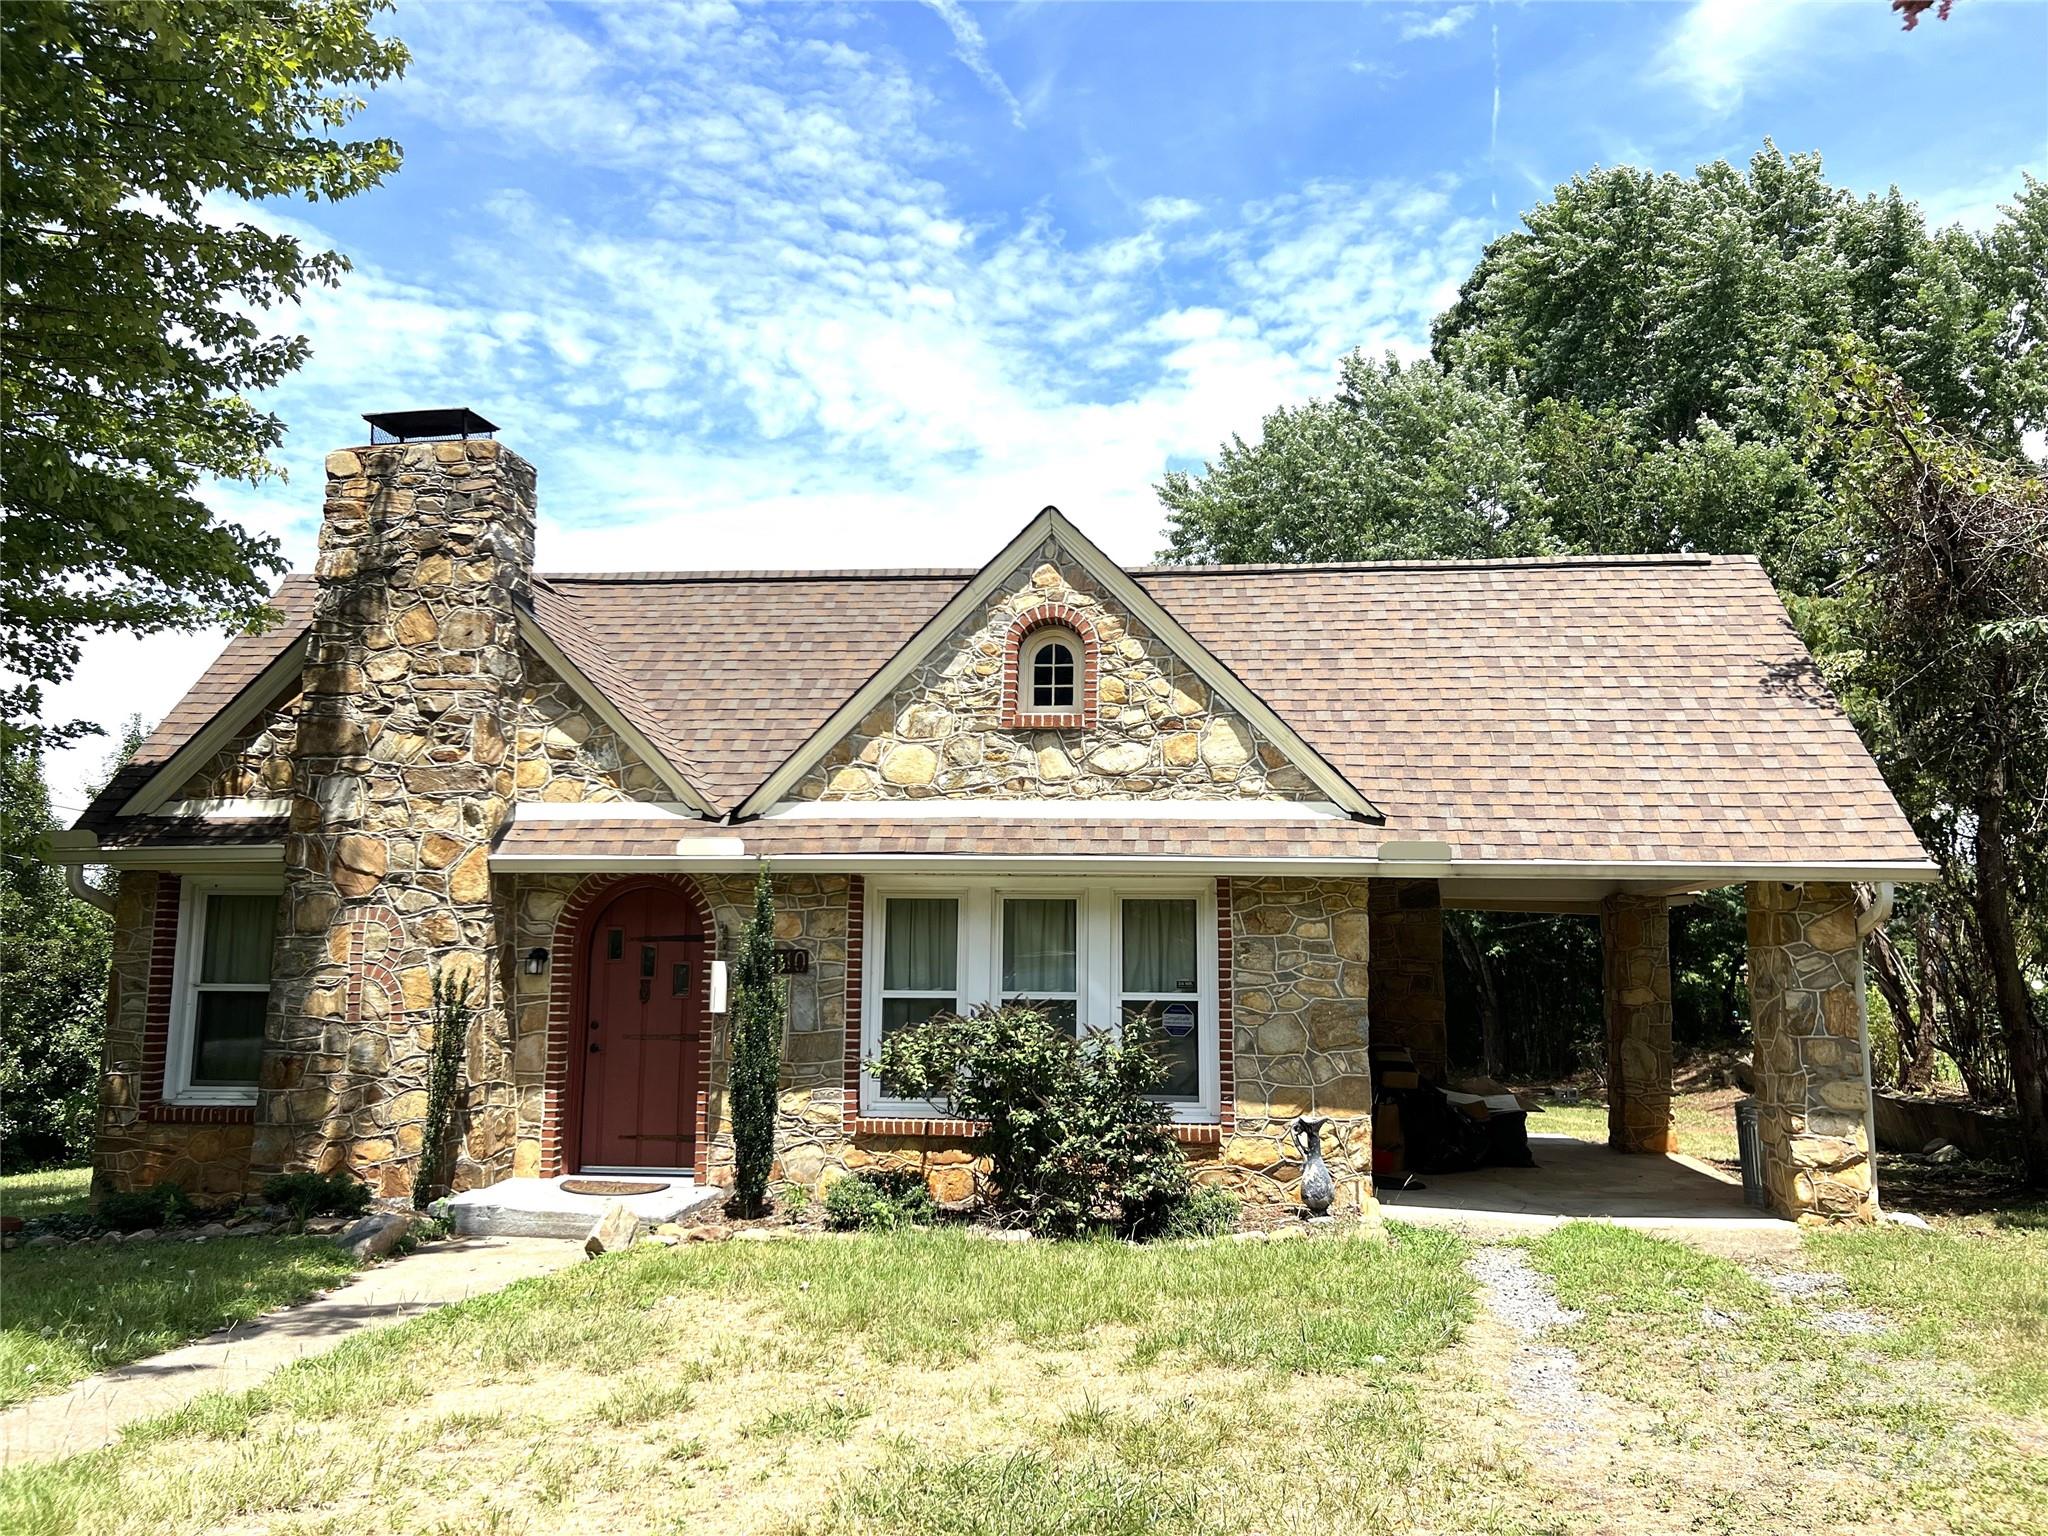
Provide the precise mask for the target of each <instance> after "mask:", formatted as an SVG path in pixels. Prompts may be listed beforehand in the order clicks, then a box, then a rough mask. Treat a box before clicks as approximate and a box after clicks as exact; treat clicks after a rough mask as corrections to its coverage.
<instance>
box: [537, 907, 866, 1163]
mask: <svg viewBox="0 0 2048 1536" xmlns="http://www.w3.org/2000/svg"><path fill="white" fill-rule="evenodd" d="M607 878H608V877H605V876H579V875H523V876H520V877H518V878H516V879H513V880H508V881H506V882H504V884H505V895H504V902H505V909H506V910H507V911H508V912H510V913H512V914H514V916H513V931H512V935H511V940H512V942H511V954H512V955H513V956H517V955H523V954H525V953H526V952H527V951H528V950H530V949H555V950H556V952H555V953H553V954H552V955H551V956H550V960H549V971H550V974H549V975H544V976H528V975H526V974H524V972H523V971H520V970H519V969H518V967H517V966H512V967H511V972H512V974H511V976H510V981H509V985H510V988H511V992H512V996H513V998H514V1011H513V1019H514V1023H513V1033H512V1038H511V1040H510V1042H509V1050H510V1056H511V1061H512V1069H511V1078H512V1090H513V1097H514V1099H515V1101H516V1103H517V1105H518V1114H517V1118H516V1125H515V1126H514V1128H513V1133H512V1137H511V1139H510V1140H509V1141H508V1143H507V1145H506V1146H505V1148H504V1151H505V1154H506V1156H507V1157H508V1158H509V1161H510V1166H511V1167H512V1169H513V1170H514V1171H515V1172H517V1173H519V1174H522V1175H534V1174H538V1173H541V1172H543V1171H553V1170H552V1169H551V1168H550V1167H549V1165H548V1163H547V1150H546V1149H547V1131H548V1129H549V1127H548V1123H547V1118H548V1103H547V1091H546V1090H547V1064H548V1044H549V1040H550V1038H551V1032H552V1031H555V1030H561V1029H566V1028H567V1026H568V1020H567V1018H566V1017H557V1016H556V1015H555V1013H554V1010H553V1009H552V1008H551V1000H552V994H553V991H554V983H553V977H552V973H553V972H554V969H555V967H557V966H560V967H566V968H568V969H567V970H566V971H565V974H569V975H571V976H573V974H574V966H575V956H574V955H572V954H568V953H564V952H560V950H559V947H558V940H559V937H560V936H559V933H558V929H557V924H558V922H559V920H560V917H561V914H562V911H563V909H564V908H565V907H566V906H567V905H568V904H569V901H570V898H571V897H572V896H574V895H575V894H576V892H577V891H578V889H579V888H581V887H582V886H583V885H584V883H585V882H586V880H588V881H593V882H605V881H606V880H607ZM692 883H693V884H694V885H695V886H696V888H697V890H698V892H699V893H700V894H701V895H702V896H703V898H704V900H705V901H706V903H707V904H708V905H709V907H710V910H711V920H712V926H713V930H714V931H715V932H716V934H717V936H718V937H717V941H716V944H715V945H714V946H713V950H712V953H711V954H710V955H709V956H707V958H708V959H716V958H719V957H721V956H724V955H727V954H729V953H730V951H731V947H732V944H733V942H734V938H735V935H736V934H737V932H738V930H739V927H740V925H741V924H743V923H745V922H747V921H748V920H749V919H750V918H751V916H752V913H753V905H754V882H753V878H752V877H751V876H746V875H724V876H712V875H706V876H697V877H693V879H692ZM774 885H775V905H776V942H777V943H778V944H781V945H787V946H789V947H791V948H798V949H804V950H807V951H808V952H809V954H810V969H809V971H808V973H807V974H805V975H801V976H793V977H791V978H789V989H790V991H789V1030H788V1033H787V1034H786V1035H785V1037H784V1040H783V1055H782V1105H781V1118H780V1121H779V1124H778V1128H777V1132H776V1146H777V1148H778V1150H779V1153H780V1155H781V1157H782V1159H783V1161H784V1164H785V1167H784V1168H783V1169H782V1170H780V1171H778V1173H777V1175H776V1176H777V1177H778V1178H790V1179H794V1180H796V1181H797V1182H800V1183H806V1184H811V1183H815V1182H816V1181H817V1178H818V1177H819V1175H820V1174H821V1173H822V1172H823V1171H824V1170H825V1168H826V1167H828V1166H845V1164H844V1162H843V1159H840V1158H838V1157H837V1155H836V1154H835V1153H834V1152H833V1151H831V1150H830V1149H831V1148H833V1147H834V1146H836V1144H837V1143H839V1142H840V1141H842V1140H843V1136H842V1134H841V1130H840V1116H841V1105H840V1100H841V1072H842V1064H843V1061H844V1053H845V1039H846V1018H847V1009H846V955H847V950H846V931H847V912H848V902H847V891H848V887H849V885H850V881H849V879H848V877H847V876H844V875H780V876H776V877H775V879H774ZM599 899H602V898H601V897H600V898H599ZM725 1022H726V1021H725V1019H724V1017H723V1016H713V1017H711V1018H710V1019H708V1020H707V1023H708V1026H709V1027H710V1029H711V1078H710V1082H709V1084H708V1085H707V1093H706V1099H707V1104H706V1120H707V1123H708V1130H709V1136H708V1141H707V1145H706V1146H705V1147H704V1149H703V1155H704V1159H705V1162H706V1165H707V1172H708V1174H709V1177H710V1178H711V1179H713V1180H714V1181H715V1182H719V1183H726V1182H729V1181H730V1172H731V1167H732V1131H731V1126H730V1123H729V1120H728V1116H727V1110H726V1098H725V1088H726V1080H727V1068H728V1065H729V1053H728V1050H727V1045H726V1037H725ZM565 1152H566V1155H567V1156H568V1157H569V1158H570V1159H571V1160H573V1158H574V1156H575V1149H574V1148H566V1149H565Z"/></svg>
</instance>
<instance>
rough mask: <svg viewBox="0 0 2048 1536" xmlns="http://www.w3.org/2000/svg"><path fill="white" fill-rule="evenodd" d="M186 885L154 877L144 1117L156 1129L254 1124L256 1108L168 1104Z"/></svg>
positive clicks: (144, 1031)
mask: <svg viewBox="0 0 2048 1536" xmlns="http://www.w3.org/2000/svg"><path fill="white" fill-rule="evenodd" d="M183 906H184V883H183V882H182V881H181V880H180V879H179V877H178V876H176V875H158V876H157V877H156V910H155V912H154V913H153V914H152V922H151V932H150V937H149V991H148V994H147V996H148V1005H147V1007H146V1008H145V1010H144V1013H143V1019H142V1100H141V1104H140V1106H139V1107H140V1109H141V1113H142V1118H143V1119H144V1120H147V1121H149V1122H150V1123H151V1124H153V1125H254V1124H255V1123H256V1106H255V1105H253V1104H166V1103H165V1102H164V1076H165V1073H166V1070H167V1058H168V1056H169V1054H170V1046H171V989H172V988H173V987H174V986H175V985H176V984H177V973H178V916H179V912H180V911H181V909H182V908H183Z"/></svg>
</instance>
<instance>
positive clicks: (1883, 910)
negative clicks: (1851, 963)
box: [1856, 880, 1896, 939]
mask: <svg viewBox="0 0 2048 1536" xmlns="http://www.w3.org/2000/svg"><path fill="white" fill-rule="evenodd" d="M1894 894H1896V892H1895V891H1894V889H1893V886H1892V883H1891V881H1889V880H1880V881H1878V882H1877V893H1876V894H1875V895H1874V896H1872V897H1871V899H1870V905H1869V906H1868V907H1866V908H1865V909H1864V912H1863V915H1862V916H1861V917H1859V918H1857V919H1856V937H1857V938H1859V939H1867V938H1869V937H1870V936H1871V934H1873V933H1875V932H1876V931H1877V930H1878V929H1880V928H1882V927H1883V926H1884V925H1885V924H1886V923H1888V922H1890V921H1891V916H1892V897H1893V895H1894Z"/></svg>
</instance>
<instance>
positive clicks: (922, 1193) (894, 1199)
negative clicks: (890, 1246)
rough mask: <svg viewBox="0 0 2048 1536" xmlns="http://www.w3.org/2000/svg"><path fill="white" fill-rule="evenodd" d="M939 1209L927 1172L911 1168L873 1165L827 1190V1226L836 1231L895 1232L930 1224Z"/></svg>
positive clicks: (837, 1180)
mask: <svg viewBox="0 0 2048 1536" xmlns="http://www.w3.org/2000/svg"><path fill="white" fill-rule="evenodd" d="M938 1215H939V1208H938V1206H936V1205H935V1204H933V1203H932V1192H931V1191H930V1190H929V1189H927V1188H926V1187H925V1182H924V1175H923V1174H921V1173H919V1172H917V1171H916V1170H915V1169H910V1168H891V1169H877V1168H871V1169H867V1170H864V1171H863V1172H860V1173H856V1174H853V1175H852V1176H850V1177H848V1178H844V1179H834V1180H833V1181H832V1182H831V1183H830V1184H829V1185H827V1186H826V1189H825V1225H826V1226H828V1227H830V1228H831V1229H832V1230H833V1231H835V1232H893V1231H895V1230H896V1229H897V1228H898V1227H908V1226H922V1225H927V1224H929V1223H931V1222H933V1221H936V1220H937V1219H938Z"/></svg>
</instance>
